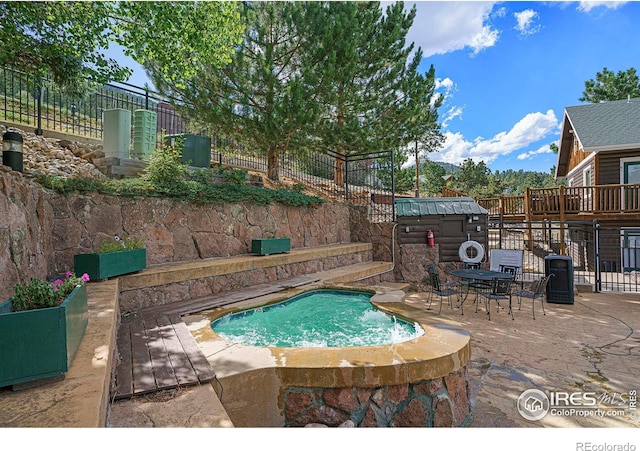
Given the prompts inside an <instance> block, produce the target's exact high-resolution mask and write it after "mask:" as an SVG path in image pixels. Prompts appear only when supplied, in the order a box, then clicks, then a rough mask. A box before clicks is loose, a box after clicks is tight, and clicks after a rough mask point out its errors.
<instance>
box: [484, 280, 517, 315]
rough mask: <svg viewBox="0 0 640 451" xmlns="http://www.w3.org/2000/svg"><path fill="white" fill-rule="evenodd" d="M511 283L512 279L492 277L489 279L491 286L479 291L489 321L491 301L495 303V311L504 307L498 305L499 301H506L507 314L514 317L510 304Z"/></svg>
mask: <svg viewBox="0 0 640 451" xmlns="http://www.w3.org/2000/svg"><path fill="white" fill-rule="evenodd" d="M512 283H513V280H512V279H499V278H494V279H493V280H492V281H491V288H489V289H487V290H484V291H481V292H480V296H481V297H482V298H484V300H485V305H486V309H487V316H488V317H489V321H491V301H496V304H497V309H496V312H497V311H499V310H500V309H501V308H504V307H503V306H501V305H500V301H508V302H509V314H510V315H511V319H515V318H514V317H513V309H512V306H511V284H512Z"/></svg>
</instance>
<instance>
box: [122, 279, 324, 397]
mask: <svg viewBox="0 0 640 451" xmlns="http://www.w3.org/2000/svg"><path fill="white" fill-rule="evenodd" d="M317 280H318V279H317V278H314V277H306V276H303V277H296V278H293V279H287V280H281V281H279V282H274V283H268V284H263V285H257V286H255V287H253V288H251V289H247V290H239V291H234V292H230V293H225V294H221V295H217V296H209V297H206V298H201V299H194V300H191V301H188V302H181V303H176V304H168V305H162V306H157V307H150V308H146V309H143V310H140V311H139V312H137V313H135V314H132V315H128V316H125V317H123V318H122V322H121V325H120V327H119V329H118V337H117V346H118V354H119V362H118V364H117V366H116V377H115V380H116V383H115V388H114V392H113V393H112V398H113V399H122V398H130V397H132V396H136V395H142V394H146V393H152V392H156V391H160V390H168V389H171V388H176V387H180V386H188V385H197V384H201V383H203V382H208V381H211V380H212V379H214V378H215V372H214V369H213V368H211V365H209V362H208V361H207V359H206V357H205V355H204V354H203V353H202V351H201V350H200V348H199V347H198V344H197V343H196V341H195V339H194V338H193V336H192V335H191V333H190V332H189V330H188V329H187V326H186V325H185V324H184V322H183V321H182V318H181V315H187V314H191V313H196V312H200V311H203V310H207V309H211V308H215V307H220V306H223V305H228V304H232V303H235V302H240V301H245V300H248V299H253V298H257V297H259V296H264V295H266V294H271V293H276V292H279V291H283V290H286V289H289V288H295V287H298V286H301V285H306V284H309V283H312V282H315V281H317Z"/></svg>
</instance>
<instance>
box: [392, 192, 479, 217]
mask: <svg viewBox="0 0 640 451" xmlns="http://www.w3.org/2000/svg"><path fill="white" fill-rule="evenodd" d="M487 214H489V211H488V210H486V209H485V208H482V207H481V206H480V205H479V204H478V203H477V202H476V201H475V200H473V198H471V197H418V198H407V199H396V215H397V216H428V215H487Z"/></svg>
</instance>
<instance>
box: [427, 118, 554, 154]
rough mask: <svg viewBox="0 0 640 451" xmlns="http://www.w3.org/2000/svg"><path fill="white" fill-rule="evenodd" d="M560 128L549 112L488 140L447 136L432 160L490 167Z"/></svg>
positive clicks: (526, 120) (458, 134)
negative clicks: (469, 159) (478, 163)
mask: <svg viewBox="0 0 640 451" xmlns="http://www.w3.org/2000/svg"><path fill="white" fill-rule="evenodd" d="M558 127H559V123H558V119H557V118H556V115H555V113H554V112H553V110H548V111H547V112H546V113H545V114H543V113H540V112H537V113H529V114H527V115H526V116H525V117H524V118H522V119H521V120H520V121H518V123H517V124H515V125H514V126H513V127H512V128H511V130H509V131H506V132H500V133H498V134H496V135H495V136H493V137H492V138H489V139H485V138H482V137H478V138H476V139H475V140H474V141H473V142H469V141H467V139H466V138H465V137H464V136H463V135H462V134H461V133H452V132H446V133H445V143H444V146H443V148H442V149H440V150H439V152H438V153H436V154H434V155H433V159H434V160H439V161H446V162H448V163H453V164H460V163H462V162H463V161H464V160H465V159H467V158H471V159H473V161H475V162H476V163H477V162H479V161H484V162H485V163H486V164H489V163H491V162H493V161H494V160H496V159H497V158H498V157H501V156H505V155H509V154H510V153H512V152H514V151H517V150H519V149H523V148H526V147H527V146H529V145H531V144H534V143H536V142H538V141H540V140H541V139H544V138H545V136H547V135H548V134H549V133H552V132H557V130H558Z"/></svg>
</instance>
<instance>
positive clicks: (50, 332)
mask: <svg viewBox="0 0 640 451" xmlns="http://www.w3.org/2000/svg"><path fill="white" fill-rule="evenodd" d="M88 322H89V314H88V311H87V287H86V285H80V286H78V287H76V288H75V289H74V290H73V291H72V292H71V294H70V295H69V296H68V297H67V299H65V301H64V302H63V303H62V304H60V305H59V306H58V307H50V308H44V309H37V310H27V311H24V312H14V311H12V305H11V299H9V300H6V301H4V302H2V303H0V362H1V363H0V387H5V386H8V385H14V384H21V383H25V382H31V381H35V380H38V379H44V378H48V377H54V376H59V375H61V374H63V373H65V372H66V371H67V370H68V369H69V366H70V365H71V362H72V361H73V358H74V357H75V355H76V351H77V350H78V346H79V345H80V341H81V340H82V337H83V336H84V332H85V330H86V329H87V323H88Z"/></svg>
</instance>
